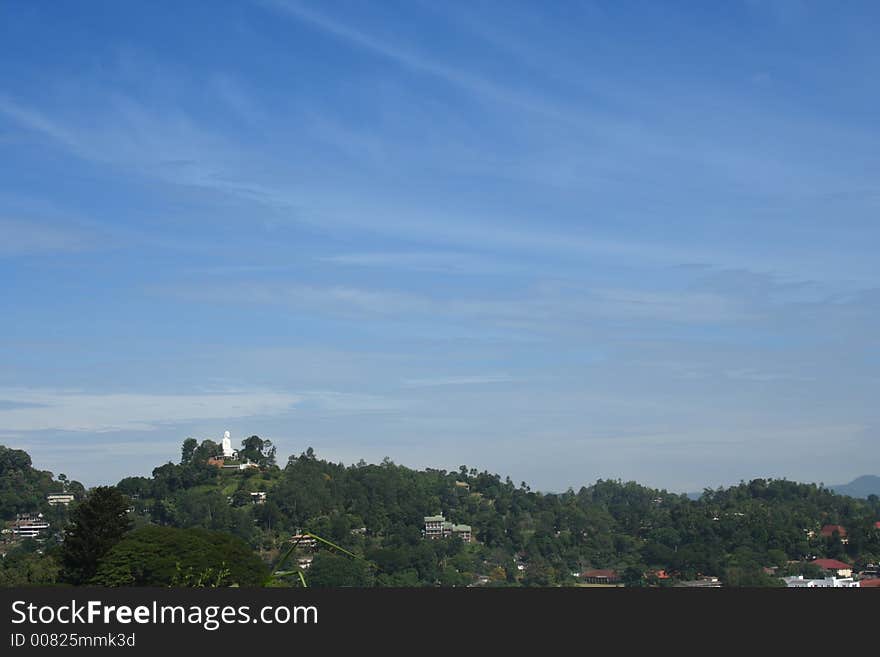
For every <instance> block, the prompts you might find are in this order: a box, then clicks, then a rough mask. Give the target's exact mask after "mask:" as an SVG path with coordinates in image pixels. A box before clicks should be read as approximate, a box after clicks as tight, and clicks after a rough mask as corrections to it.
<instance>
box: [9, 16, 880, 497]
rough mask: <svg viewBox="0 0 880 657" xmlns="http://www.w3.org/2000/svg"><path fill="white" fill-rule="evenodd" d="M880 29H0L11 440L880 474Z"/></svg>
mask: <svg viewBox="0 0 880 657" xmlns="http://www.w3.org/2000/svg"><path fill="white" fill-rule="evenodd" d="M878 19H880V6H878V5H876V4H875V3H867V2H864V3H848V4H847V5H846V6H845V7H838V6H834V7H831V6H823V5H821V4H818V3H817V4H812V3H803V2H795V1H790V2H789V1H784V0H780V1H778V2H765V3H761V2H753V1H750V0H743V1H742V2H731V3H717V4H716V3H711V4H703V3H685V2H670V3H663V4H662V5H659V4H658V5H652V4H651V3H627V2H621V3H602V2H597V3H591V2H571V3H569V2H565V3H553V4H539V3H493V2H486V3H463V2H462V3H443V4H441V5H437V6H434V5H430V4H428V3H422V2H415V3H412V2H408V3H396V2H388V3H359V2H344V1H339V2H332V3H317V2H294V1H292V0H291V1H286V0H265V1H254V2H234V3H183V4H181V3H169V2H155V3H143V4H136V3H94V4H89V5H82V4H78V5H76V6H74V5H72V4H71V5H65V4H51V3H39V2H28V3H5V4H3V5H0V55H2V56H0V277H2V280H3V281H5V282H6V285H4V286H3V292H2V294H0V311H2V312H3V315H4V317H5V319H6V321H4V322H3V325H2V327H0V444H5V445H7V446H9V447H14V448H19V449H26V450H27V451H28V452H29V453H30V454H31V455H32V457H33V459H34V462H35V464H36V465H37V467H40V468H42V469H49V470H52V471H53V472H55V473H58V472H64V473H66V474H68V475H69V476H71V477H75V478H78V479H80V480H81V481H83V482H84V483H87V484H93V483H112V482H114V481H116V480H118V479H119V478H120V477H121V476H125V475H129V474H136V473H137V474H148V473H149V471H150V470H151V469H152V468H153V467H155V466H156V465H159V464H161V463H163V462H166V461H168V460H176V459H177V457H178V453H179V446H180V443H181V442H182V441H183V439H184V438H186V437H187V436H193V437H197V438H199V439H204V438H212V439H214V440H217V439H218V437H219V436H220V435H222V432H223V431H224V430H226V429H229V430H231V431H232V432H233V435H234V437H235V439H236V442H237V441H238V440H240V439H241V438H242V437H244V436H247V435H251V434H258V435H260V436H262V437H265V438H270V439H271V440H272V441H273V442H274V443H275V444H276V445H277V447H278V454H279V455H283V456H282V457H281V459H280V460H281V461H282V464H283V459H285V458H286V457H287V456H288V455H290V454H298V453H299V452H301V451H303V450H304V449H305V448H306V447H308V446H312V447H314V448H315V450H316V451H317V453H318V455H319V456H321V457H322V458H327V459H330V460H333V461H343V462H345V463H347V464H349V463H354V462H357V461H358V460H359V459H361V458H363V459H365V460H367V461H375V462H378V461H380V460H381V459H382V458H383V457H385V456H388V457H390V458H392V460H394V461H395V462H397V463H402V464H406V465H410V466H413V467H417V468H422V467H436V468H446V469H456V468H457V467H458V465H461V464H466V465H468V466H472V467H477V468H478V469H480V470H483V469H486V470H489V471H490V472H497V473H499V474H501V475H502V476H505V475H510V476H511V478H512V479H514V481H516V482H517V483H519V482H520V481H522V480H524V481H526V482H528V483H529V484H530V485H531V486H532V487H533V488H534V489H540V490H548V491H553V490H555V491H559V490H564V489H566V488H567V487H568V486H573V487H575V488H576V487H578V486H579V485H581V484H589V483H592V482H594V481H595V480H596V479H598V478H606V479H617V478H620V479H623V480H635V481H639V482H641V483H645V484H648V485H651V486H656V487H658V488H667V489H669V490H674V491H678V492H688V491H695V490H701V489H702V488H704V487H705V486H709V487H715V486H717V485H721V484H729V483H735V482H737V481H740V480H748V479H752V478H754V477H770V476H772V477H779V478H783V477H784V478H787V479H791V480H798V481H813V482H820V481H821V482H826V483H829V482H830V483H834V484H839V483H845V482H848V481H851V480H852V479H854V478H855V477H857V476H859V475H863V474H866V473H880V453H878V450H877V449H876V443H877V436H878V426H880V421H878V420H880V410H878V405H877V398H878V392H880V377H878V374H877V365H878V363H880V337H878V336H880V269H878V267H877V264H876V262H877V256H876V250H877V243H878V238H880V230H878V222H877V218H878V210H880V184H878V180H880V178H878V175H880V129H878V124H877V120H876V109H875V108H876V107H877V103H878V101H880V88H878V86H877V85H876V84H875V82H874V80H875V78H876V71H877V65H878V64H880V46H878V42H877V39H876V34H875V31H876V30H875V29H873V28H874V26H876V25H877V22H878Z"/></svg>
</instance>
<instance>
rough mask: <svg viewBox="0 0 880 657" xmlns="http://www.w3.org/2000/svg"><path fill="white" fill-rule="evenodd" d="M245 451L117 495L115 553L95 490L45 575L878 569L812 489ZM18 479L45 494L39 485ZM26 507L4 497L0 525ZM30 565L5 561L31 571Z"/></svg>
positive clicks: (868, 549) (333, 576)
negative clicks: (426, 528) (825, 532)
mask: <svg viewBox="0 0 880 657" xmlns="http://www.w3.org/2000/svg"><path fill="white" fill-rule="evenodd" d="M243 442H244V445H243V449H242V450H240V455H242V456H243V457H244V458H248V459H250V460H251V461H252V462H256V463H260V464H261V468H259V469H252V470H243V471H239V470H224V469H220V468H218V467H216V465H209V464H208V459H210V458H211V457H215V456H217V455H218V454H219V452H220V450H219V446H218V445H217V444H216V443H214V442H212V441H203V442H202V443H200V444H199V443H197V442H196V441H194V440H192V439H188V440H187V441H186V442H185V443H184V444H183V446H182V450H181V460H180V462H179V463H166V464H164V465H161V466H159V467H157V468H156V469H155V470H153V473H152V477H129V478H126V479H123V480H122V481H120V482H119V484H118V486H117V487H116V491H115V493H116V495H118V496H119V498H120V499H125V497H124V496H127V497H128V498H130V501H128V500H126V501H125V506H126V507H127V506H128V505H130V506H131V507H132V509H133V510H132V512H131V513H129V514H127V516H128V517H127V518H126V520H128V519H130V520H132V521H133V523H134V526H135V527H136V529H135V530H134V531H132V532H130V533H128V534H127V535H125V537H124V538H123V537H122V536H123V534H124V533H125V528H124V527H123V526H122V524H121V522H122V520H121V518H122V515H121V508H122V504H120V503H114V505H113V511H112V513H109V512H108V513H109V515H110V516H112V517H115V518H117V519H118V520H119V521H120V524H117V525H114V526H115V530H114V531H113V536H112V537H103V536H92V537H91V538H90V539H88V540H90V541H93V543H92V545H93V546H94V547H90V548H88V549H85V548H84V547H78V545H79V542H80V541H85V540H86V539H85V535H86V534H87V532H86V534H84V533H83V531H84V530H83V528H84V527H91V526H94V523H93V522H92V521H91V520H89V519H90V518H93V517H94V516H91V515H89V516H87V515H85V511H84V509H89V508H91V505H92V502H93V501H96V500H98V499H99V498H98V497H96V494H97V491H99V490H101V489H95V491H93V493H92V495H90V496H89V498H88V500H87V501H86V502H84V503H80V504H79V506H75V507H73V510H72V514H73V518H72V521H73V522H72V524H71V526H70V528H69V529H68V531H67V533H66V536H67V539H66V540H65V542H64V545H63V547H62V548H60V549H59V548H58V547H53V546H52V545H51V540H49V541H47V542H46V544H45V550H44V552H45V554H44V556H43V558H45V559H47V560H48V559H54V560H55V565H56V571H57V564H59V563H60V564H62V565H63V566H64V569H63V571H62V573H61V575H60V578H61V579H62V580H64V581H68V582H71V583H81V582H86V581H95V582H99V583H105V584H124V583H132V584H148V583H150V584H155V585H175V586H181V585H188V586H206V585H221V586H225V585H231V584H238V585H242V586H245V585H256V584H259V583H262V582H268V583H270V585H272V586H302V585H303V583H305V582H307V583H308V585H309V586H465V585H470V584H473V583H474V582H476V581H479V582H480V584H482V585H485V586H557V585H563V586H564V585H573V584H575V583H577V581H578V580H577V577H576V576H575V573H579V572H583V571H584V570H586V569H591V568H609V569H614V570H616V571H617V572H618V573H619V574H620V576H621V578H622V580H623V582H624V583H625V584H626V585H628V586H646V585H672V584H674V582H675V581H677V580H684V579H693V578H696V577H699V576H710V575H711V576H717V577H720V578H721V579H722V581H723V582H724V583H725V584H726V585H728V586H765V585H767V586H775V585H778V584H779V580H778V577H776V576H771V575H769V574H768V572H767V571H766V570H765V569H768V568H769V569H775V575H778V576H781V575H787V574H795V573H804V574H807V575H809V574H811V572H810V571H811V570H815V566H810V565H809V564H808V563H806V562H807V561H809V560H810V559H812V558H814V557H831V558H836V559H840V560H843V561H846V562H848V563H853V564H855V565H857V566H858V565H862V564H864V563H867V562H874V563H876V562H877V561H880V529H877V527H876V526H875V522H876V521H877V520H880V499H878V498H877V497H876V496H872V497H869V498H867V499H855V498H851V497H846V496H841V495H837V494H835V493H833V492H832V491H831V490H829V489H827V488H825V487H823V486H816V485H813V484H799V483H795V482H791V481H786V480H764V479H756V480H754V481H751V482H743V483H741V484H739V485H736V486H732V487H729V488H724V489H718V490H708V489H707V490H706V491H705V492H704V493H703V495H702V496H701V497H700V498H699V499H697V500H692V499H689V498H688V497H687V496H685V495H679V494H673V493H669V492H667V491H664V490H655V489H651V488H647V487H644V486H640V485H639V484H636V483H633V482H627V483H624V482H621V481H602V480H600V481H598V482H596V483H595V484H593V485H591V486H587V487H583V488H581V489H580V490H578V491H574V490H568V491H565V492H563V493H558V494H547V493H540V492H537V491H532V490H531V489H530V488H529V487H528V486H527V485H526V484H525V483H522V484H520V485H518V486H517V485H515V484H514V483H513V482H512V481H511V480H510V479H509V478H507V479H502V478H501V477H499V476H498V475H495V474H490V473H488V472H478V471H476V470H473V469H468V468H467V467H465V466H462V467H461V468H460V469H459V470H458V471H452V472H448V471H444V470H433V469H428V470H424V471H416V470H412V469H409V468H406V467H403V466H399V465H396V464H395V463H393V462H392V461H391V460H389V459H385V460H384V461H383V462H382V463H380V464H374V465H369V464H366V463H363V462H361V463H358V464H356V465H351V466H345V465H343V464H341V463H332V462H329V461H324V460H321V459H319V458H318V457H317V456H316V455H315V453H314V451H313V450H312V449H311V448H309V449H307V450H306V451H305V452H303V453H302V454H300V455H299V456H296V457H291V458H290V459H289V460H288V461H287V463H286V465H285V466H284V467H283V468H281V467H279V466H278V465H276V464H275V452H274V447H272V446H271V444H270V443H269V441H265V440H261V439H259V438H258V437H256V436H252V437H250V438H248V439H246V440H245V441H243ZM10 451H14V450H6V452H10ZM3 453H5V452H0V454H3ZM19 454H24V453H23V452H21V453H19ZM25 457H26V455H25ZM16 458H18V460H19V461H20V462H21V457H20V456H17V457H16ZM27 464H28V465H27V467H28V468H29V467H30V465H29V459H28V460H27ZM18 470H19V471H23V470H24V471H26V469H23V467H19V468H18ZM45 475H48V480H46V478H45ZM19 476H26V477H36V479H37V480H41V479H40V477H42V481H48V482H50V483H51V475H49V474H48V473H44V475H32V474H31V475H27V474H25V475H19ZM465 484H466V485H465ZM46 485H49V484H46ZM3 490H6V487H4V488H3ZM252 493H265V494H266V495H265V500H264V501H263V500H262V499H261V496H259V495H252ZM30 494H31V495H32V493H30ZM102 494H103V493H102ZM110 499H111V498H109V497H108V498H107V499H106V500H105V501H104V502H102V506H107V505H109V504H110V502H109V501H108V500H110ZM114 499H115V498H114ZM24 504H25V503H24V501H22V500H18V499H16V498H15V496H14V495H13V496H12V497H10V498H9V499H8V500H7V501H6V506H5V507H4V508H5V509H6V511H5V513H6V515H5V519H7V520H10V519H12V518H11V516H10V514H11V513H12V512H13V511H14V510H16V509H19V508H24V506H23V505H24ZM108 508H109V507H108ZM103 512H106V509H105V511H102V513H103ZM89 513H92V514H96V513H98V510H97V509H93V510H92V511H90V512H89ZM437 513H442V514H444V515H445V517H446V518H447V519H448V520H449V521H450V522H453V523H459V524H468V525H471V526H472V527H473V529H474V538H475V542H473V543H469V544H468V543H463V542H462V541H461V540H460V539H458V538H449V539H442V540H426V539H425V538H424V537H423V534H422V529H423V518H424V516H428V515H434V514H437ZM86 520H89V521H88V522H86ZM826 524H834V525H842V526H844V527H845V528H846V530H847V536H846V537H841V536H840V535H839V534H833V535H832V536H829V537H824V536H822V534H821V532H820V530H821V527H822V526H823V525H826ZM102 525H103V523H102ZM111 525H112V523H111ZM184 530H186V531H184ZM306 533H311V534H313V535H315V536H318V537H321V538H323V539H326V541H328V542H329V543H325V542H321V541H318V542H317V543H316V545H315V546H314V547H311V546H308V547H307V546H306V544H305V543H304V544H303V545H301V546H299V547H297V548H296V549H295V550H293V551H292V552H293V554H291V555H287V553H288V552H289V551H290V547H291V542H290V537H291V536H292V535H294V534H306ZM208 537H224V539H225V540H227V541H229V542H228V543H223V542H216V541H220V539H219V538H216V540H215V539H214V538H211V539H209V538H208ZM111 538H112V540H111ZM205 542H207V543H208V544H210V545H203V543H205ZM330 543H332V547H330ZM171 545H174V546H175V547H173V548H172V547H170V546H171ZM197 545H200V546H201V547H198V548H197V547H195V546H197ZM211 546H213V547H211ZM336 548H339V549H336ZM346 551H347V552H350V553H352V554H353V555H355V556H354V557H350V556H348V555H347V554H346V553H345V552H346ZM29 554H30V556H28V555H27V554H21V555H19V556H17V557H16V558H20V559H23V560H24V561H25V562H26V561H27V560H28V559H34V558H37V557H35V556H33V555H34V553H29ZM233 554H234V555H236V556H235V557H233V556H232V555H233ZM77 555H78V556H77ZM175 555H176V556H175ZM287 556H290V558H289V559H287ZM245 557H250V560H248V559H246V558H245ZM75 562H76V563H78V564H79V566H78V568H79V570H77V568H74V567H73V565H74V563H75ZM282 562H284V565H283V566H280V567H273V568H272V569H271V570H272V571H273V572H274V575H273V576H272V578H271V580H270V579H269V577H268V566H262V565H260V567H259V568H257V565H258V564H276V566H277V565H278V564H281V563H282ZM52 568H53V566H52V564H51V562H48V563H47V566H46V568H45V569H43V570H42V571H40V569H37V571H40V572H35V574H34V575H33V576H32V577H33V579H34V580H35V581H38V580H39V581H42V580H44V579H45V578H47V577H49V578H50V579H51V573H53V572H56V571H53V570H52ZM659 571H665V573H667V574H668V575H670V576H671V577H669V578H666V577H664V576H663V575H662V574H661V573H660V572H659ZM41 573H42V574H41ZM41 578H42V579H41ZM5 581H8V580H5Z"/></svg>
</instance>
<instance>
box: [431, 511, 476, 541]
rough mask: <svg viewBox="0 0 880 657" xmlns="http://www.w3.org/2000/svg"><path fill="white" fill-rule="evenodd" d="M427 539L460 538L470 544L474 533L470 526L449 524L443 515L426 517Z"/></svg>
mask: <svg viewBox="0 0 880 657" xmlns="http://www.w3.org/2000/svg"><path fill="white" fill-rule="evenodd" d="M424 533H425V538H430V539H437V538H449V537H450V536H458V537H459V538H461V540H462V541H464V542H465V543H470V542H471V540H472V538H473V531H472V530H471V526H470V525H456V524H454V523H451V522H448V521H447V520H446V518H444V517H443V516H442V515H437V516H425V531H424Z"/></svg>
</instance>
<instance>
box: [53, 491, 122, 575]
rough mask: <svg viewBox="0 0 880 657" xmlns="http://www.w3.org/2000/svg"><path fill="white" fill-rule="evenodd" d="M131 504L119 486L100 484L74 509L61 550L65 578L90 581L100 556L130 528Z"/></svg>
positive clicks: (65, 531)
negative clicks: (116, 487)
mask: <svg viewBox="0 0 880 657" xmlns="http://www.w3.org/2000/svg"><path fill="white" fill-rule="evenodd" d="M128 504H129V501H128V498H127V497H125V495H123V494H122V493H120V492H119V491H118V490H117V489H115V488H113V487H111V486H98V487H97V488H94V489H92V491H91V492H90V493H89V495H88V497H87V498H86V499H85V501H84V502H83V503H82V504H80V505H78V506H77V507H76V508H75V509H74V510H73V513H72V514H71V519H70V524H69V525H68V526H67V527H66V528H65V530H64V542H63V543H62V544H61V551H60V554H61V563H62V566H63V569H64V580H65V581H67V582H70V583H71V584H87V583H89V581H90V580H91V579H92V577H93V576H94V574H95V572H96V571H97V569H98V563H99V561H100V560H101V558H102V557H104V555H106V554H107V553H108V552H109V551H110V549H111V548H112V547H113V546H114V545H116V544H117V543H118V542H119V541H120V540H121V539H122V537H123V536H124V535H125V533H126V532H127V531H128V530H129V529H130V528H131V525H132V521H131V518H129V517H128V514H129V506H128Z"/></svg>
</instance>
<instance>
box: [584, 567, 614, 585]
mask: <svg viewBox="0 0 880 657" xmlns="http://www.w3.org/2000/svg"><path fill="white" fill-rule="evenodd" d="M581 579H583V580H584V581H585V582H590V583H591V584H614V583H616V582H618V581H619V580H620V577H618V576H617V571H615V570H603V569H598V570H587V571H585V572H583V573H581Z"/></svg>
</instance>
